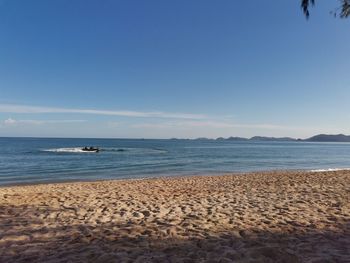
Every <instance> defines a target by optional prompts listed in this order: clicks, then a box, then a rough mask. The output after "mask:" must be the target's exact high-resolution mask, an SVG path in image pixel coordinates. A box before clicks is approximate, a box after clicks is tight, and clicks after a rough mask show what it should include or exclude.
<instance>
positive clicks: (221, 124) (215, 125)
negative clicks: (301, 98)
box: [133, 120, 308, 130]
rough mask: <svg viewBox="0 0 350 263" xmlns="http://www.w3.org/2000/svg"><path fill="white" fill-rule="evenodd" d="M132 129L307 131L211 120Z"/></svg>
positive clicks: (154, 124) (304, 128)
mask: <svg viewBox="0 0 350 263" xmlns="http://www.w3.org/2000/svg"><path fill="white" fill-rule="evenodd" d="M133 127H134V128H150V129H152V128H154V129H169V128H175V127H177V128H184V129H186V128H201V127H203V128H216V129H225V128H246V129H265V130H300V129H303V130H307V129H308V128H306V127H303V128H301V127H294V126H283V125H275V124H240V123H232V122H221V121H213V120H203V121H202V120H201V121H180V122H161V123H140V124H135V125H133Z"/></svg>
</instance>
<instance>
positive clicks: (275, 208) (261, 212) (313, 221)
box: [0, 171, 350, 263]
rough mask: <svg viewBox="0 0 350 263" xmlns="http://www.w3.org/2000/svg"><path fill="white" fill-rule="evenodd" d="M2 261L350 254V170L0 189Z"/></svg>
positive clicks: (295, 258)
mask: <svg viewBox="0 0 350 263" xmlns="http://www.w3.org/2000/svg"><path fill="white" fill-rule="evenodd" d="M0 226H1V228H0V262H104V263H107V262H281V263H282V262H283V263H289V262H290V263H294V262H310V263H311V262H313V263H325V262H350V171H337V172H317V173H316V172H269V173H251V174H243V175H225V176H192V177H181V178H157V179H144V180H121V181H100V182H76V183H60V184H42V185H29V186H12V187H2V188H0Z"/></svg>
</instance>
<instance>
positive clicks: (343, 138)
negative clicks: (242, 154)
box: [172, 134, 350, 142]
mask: <svg viewBox="0 0 350 263" xmlns="http://www.w3.org/2000/svg"><path fill="white" fill-rule="evenodd" d="M172 140H178V139H176V138H172ZM195 140H197V141H214V140H215V141H236V142H242V141H260V142H291V141H302V142H350V135H344V134H318V135H315V136H312V137H310V138H307V139H296V138H291V137H265V136H254V137H251V138H244V137H228V138H223V137H219V138H216V139H209V138H204V137H201V138H197V139H195Z"/></svg>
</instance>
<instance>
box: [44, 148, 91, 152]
mask: <svg viewBox="0 0 350 263" xmlns="http://www.w3.org/2000/svg"><path fill="white" fill-rule="evenodd" d="M82 148H83V147H75V148H55V149H45V150H43V151H44V152H55V153H91V152H89V151H83V150H82ZM92 153H93V152H92Z"/></svg>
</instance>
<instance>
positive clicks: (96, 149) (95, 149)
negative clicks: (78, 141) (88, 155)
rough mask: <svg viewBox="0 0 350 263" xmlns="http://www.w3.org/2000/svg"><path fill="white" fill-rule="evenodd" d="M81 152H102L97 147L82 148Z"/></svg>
mask: <svg viewBox="0 0 350 263" xmlns="http://www.w3.org/2000/svg"><path fill="white" fill-rule="evenodd" d="M81 150H82V151H83V152H94V153H98V152H99V151H100V149H99V148H97V147H86V146H85V147H84V148H81Z"/></svg>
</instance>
